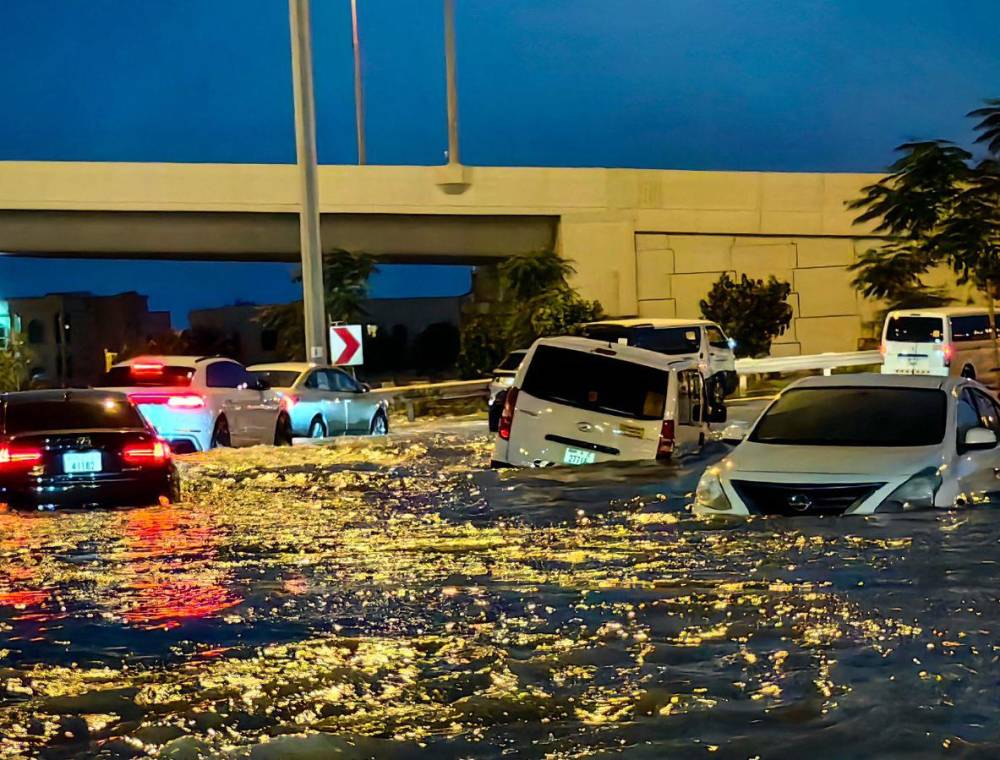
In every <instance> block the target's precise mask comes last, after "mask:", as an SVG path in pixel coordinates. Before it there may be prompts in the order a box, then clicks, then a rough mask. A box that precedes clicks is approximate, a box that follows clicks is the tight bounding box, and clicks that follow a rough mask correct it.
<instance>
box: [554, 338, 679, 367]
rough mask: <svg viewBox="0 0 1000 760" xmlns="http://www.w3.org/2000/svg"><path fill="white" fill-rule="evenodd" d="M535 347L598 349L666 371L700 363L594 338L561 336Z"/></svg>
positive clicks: (578, 349) (618, 357) (592, 350)
mask: <svg viewBox="0 0 1000 760" xmlns="http://www.w3.org/2000/svg"><path fill="white" fill-rule="evenodd" d="M535 346H555V347H557V348H568V349H572V350H574V351H582V352H586V353H594V352H595V351H597V350H598V349H600V350H601V352H602V354H605V355H606V352H609V351H610V352H612V355H613V356H614V357H615V358H616V359H624V360H625V361H631V362H635V363H636V364H644V365H646V366H647V367H656V368H658V369H665V370H685V369H691V368H697V367H698V362H697V361H696V360H695V359H678V358H676V357H672V356H669V355H668V354H661V353H659V352H658V351H650V350H649V349H646V348H638V347H636V346H626V345H623V344H621V343H612V344H609V343H608V342H607V341H606V340H593V339H592V338H577V337H571V336H560V337H557V338H539V339H538V340H537V341H535Z"/></svg>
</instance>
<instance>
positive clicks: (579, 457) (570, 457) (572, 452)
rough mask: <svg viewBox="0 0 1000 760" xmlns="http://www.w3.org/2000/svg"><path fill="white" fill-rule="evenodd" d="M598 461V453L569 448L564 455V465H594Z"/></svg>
mask: <svg viewBox="0 0 1000 760" xmlns="http://www.w3.org/2000/svg"><path fill="white" fill-rule="evenodd" d="M596 461H597V452H596V451H584V450H583V449H574V448H567V449H566V453H565V454H563V464H593V463H594V462H596Z"/></svg>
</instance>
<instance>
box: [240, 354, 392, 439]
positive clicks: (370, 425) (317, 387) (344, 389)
mask: <svg viewBox="0 0 1000 760" xmlns="http://www.w3.org/2000/svg"><path fill="white" fill-rule="evenodd" d="M248 371H249V372H250V374H251V375H253V377H254V378H256V380H257V381H258V382H259V383H263V384H264V385H267V386H268V387H270V388H271V391H272V392H273V393H274V394H276V395H277V397H278V398H279V399H280V403H281V406H282V408H283V409H284V410H285V411H286V412H287V413H288V416H289V418H290V419H291V425H292V433H293V434H294V435H297V436H302V437H308V438H326V437H327V436H334V435H386V434H387V433H388V432H389V412H388V406H387V404H386V402H385V400H384V399H381V398H378V397H377V396H374V395H372V394H371V393H369V389H368V386H366V385H362V384H361V383H359V382H358V381H357V380H355V379H354V378H353V377H351V376H350V375H348V374H347V373H346V372H344V370H342V369H340V368H338V367H321V366H318V365H315V364H307V363H305V362H281V363H277V364H256V365H254V366H252V367H249V368H248Z"/></svg>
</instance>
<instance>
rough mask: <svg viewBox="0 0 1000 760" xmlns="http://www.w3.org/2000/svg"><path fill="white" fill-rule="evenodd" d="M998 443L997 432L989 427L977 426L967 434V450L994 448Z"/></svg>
mask: <svg viewBox="0 0 1000 760" xmlns="http://www.w3.org/2000/svg"><path fill="white" fill-rule="evenodd" d="M996 445H997V434H996V433H994V432H993V431H992V430H990V429H988V428H982V427H976V428H972V429H971V430H969V431H967V432H966V434H965V450H966V451H983V450H985V449H994V448H996Z"/></svg>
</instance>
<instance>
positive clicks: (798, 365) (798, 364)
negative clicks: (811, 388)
mask: <svg viewBox="0 0 1000 760" xmlns="http://www.w3.org/2000/svg"><path fill="white" fill-rule="evenodd" d="M881 363H882V354H880V353H879V352H878V351H853V352H849V353H842V354H813V355H811V356H780V357H770V356H769V357H767V358H765V359H737V360H736V372H737V374H739V376H740V389H741V390H742V391H746V386H747V378H748V377H749V376H750V375H766V374H769V373H772V372H778V373H781V372H805V371H808V370H822V372H823V374H824V375H829V374H830V373H831V371H832V370H834V369H836V368H840V367H864V366H871V365H873V364H881ZM489 384H490V380H489V378H485V379H483V380H455V381H449V382H444V383H420V384H414V385H397V386H390V387H387V388H372V390H371V393H372V394H373V395H376V396H380V397H382V398H384V399H385V400H387V401H389V402H390V403H401V404H403V405H404V406H405V408H406V416H407V417H408V418H409V419H410V420H413V418H414V411H415V410H414V401H416V400H417V399H440V400H450V399H460V398H474V397H477V396H481V397H483V398H486V395H487V393H488V389H489Z"/></svg>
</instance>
